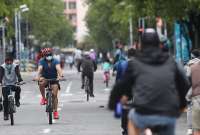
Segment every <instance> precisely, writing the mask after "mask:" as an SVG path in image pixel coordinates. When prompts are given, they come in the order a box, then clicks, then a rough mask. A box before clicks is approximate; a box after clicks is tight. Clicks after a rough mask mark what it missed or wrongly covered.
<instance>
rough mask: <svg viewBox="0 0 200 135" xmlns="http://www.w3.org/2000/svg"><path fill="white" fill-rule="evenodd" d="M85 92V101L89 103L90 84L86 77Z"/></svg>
mask: <svg viewBox="0 0 200 135" xmlns="http://www.w3.org/2000/svg"><path fill="white" fill-rule="evenodd" d="M84 84H85V92H86V95H87V101H89V99H90V82H89V78H88V77H87V76H86V77H85V82H84Z"/></svg>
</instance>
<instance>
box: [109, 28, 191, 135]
mask: <svg viewBox="0 0 200 135" xmlns="http://www.w3.org/2000/svg"><path fill="white" fill-rule="evenodd" d="M159 44H160V41H159V38H158V35H157V33H156V31H155V30H154V29H150V28H149V29H146V30H145V32H144V34H143V35H142V50H141V53H140V54H138V55H137V57H136V58H135V59H133V60H132V61H131V62H130V64H129V65H128V67H127V70H126V74H125V75H124V78H123V79H122V80H121V81H120V82H118V83H116V84H115V86H114V88H113V90H112V92H111V96H110V101H109V108H110V109H114V107H115V104H116V102H117V101H118V100H119V98H120V97H121V95H127V96H129V97H133V105H134V109H132V110H131V111H130V112H129V123H128V130H129V135H139V132H140V131H141V130H144V129H146V128H152V127H156V126H164V127H165V128H164V129H163V130H162V133H160V135H174V134H175V133H174V131H175V123H176V118H177V117H178V116H179V113H180V110H181V109H183V108H184V107H185V106H186V101H185V95H186V93H187V91H188V89H189V87H190V86H189V83H188V80H187V77H186V75H185V74H184V70H183V68H182V67H181V66H180V65H179V64H177V63H176V62H175V61H174V59H173V58H172V57H170V56H169V55H168V53H164V52H163V51H162V50H161V49H160V48H159ZM116 92H117V93H116Z"/></svg>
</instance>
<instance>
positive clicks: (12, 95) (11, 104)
mask: <svg viewBox="0 0 200 135" xmlns="http://www.w3.org/2000/svg"><path fill="white" fill-rule="evenodd" d="M23 84H25V82H24V83H18V82H17V83H16V84H15V85H1V86H2V87H3V88H7V89H8V90H9V95H8V115H9V116H10V124H11V125H12V126H13V125H14V113H16V106H15V92H14V91H13V89H14V88H15V87H16V86H21V85H23Z"/></svg>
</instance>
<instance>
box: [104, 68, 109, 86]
mask: <svg viewBox="0 0 200 135" xmlns="http://www.w3.org/2000/svg"><path fill="white" fill-rule="evenodd" d="M104 79H105V80H104V82H105V84H106V87H108V86H109V81H110V73H109V72H104Z"/></svg>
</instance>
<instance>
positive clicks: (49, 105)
mask: <svg viewBox="0 0 200 135" xmlns="http://www.w3.org/2000/svg"><path fill="white" fill-rule="evenodd" d="M47 95H48V96H47V101H48V103H47V113H48V117H49V124H52V123H53V116H52V115H53V104H52V92H51V91H49V92H48V94H47Z"/></svg>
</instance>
